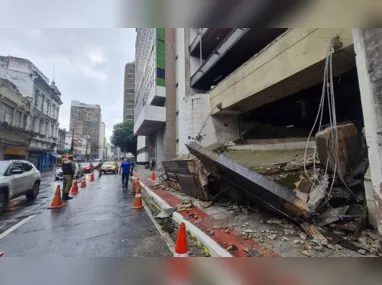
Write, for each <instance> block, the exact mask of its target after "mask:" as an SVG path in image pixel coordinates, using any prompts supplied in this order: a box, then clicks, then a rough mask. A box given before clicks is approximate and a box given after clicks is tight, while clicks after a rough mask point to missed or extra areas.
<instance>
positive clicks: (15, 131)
mask: <svg viewBox="0 0 382 285" xmlns="http://www.w3.org/2000/svg"><path fill="white" fill-rule="evenodd" d="M30 105H31V100H30V99H29V100H28V98H27V97H24V96H23V95H22V94H21V93H20V92H19V91H18V89H17V87H16V86H15V85H14V84H13V83H12V82H10V81H9V80H7V79H2V78H0V160H3V159H27V157H28V147H29V144H30V141H31V139H32V138H33V137H34V135H35V134H34V133H33V130H32V128H31V126H30V125H29V126H28V122H29V124H30V122H31V119H30V117H31V113H30V109H31V108H30Z"/></svg>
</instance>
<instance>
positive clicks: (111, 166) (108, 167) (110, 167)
mask: <svg viewBox="0 0 382 285" xmlns="http://www.w3.org/2000/svg"><path fill="white" fill-rule="evenodd" d="M102 172H103V173H105V174H106V173H114V174H117V173H118V165H117V163H116V162H115V161H105V162H104V163H103V165H102Z"/></svg>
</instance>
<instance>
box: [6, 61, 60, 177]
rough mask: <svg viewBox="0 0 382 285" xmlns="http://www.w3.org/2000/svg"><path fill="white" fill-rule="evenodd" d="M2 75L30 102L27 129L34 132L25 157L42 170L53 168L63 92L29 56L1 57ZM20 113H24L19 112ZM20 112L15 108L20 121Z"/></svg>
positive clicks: (16, 118)
mask: <svg viewBox="0 0 382 285" xmlns="http://www.w3.org/2000/svg"><path fill="white" fill-rule="evenodd" d="M0 78H3V79H6V80H8V81H10V82H12V83H13V84H14V85H15V86H16V87H17V90H18V91H19V93H20V94H22V96H23V97H26V98H27V100H28V101H29V102H30V105H28V108H29V114H30V115H29V116H28V115H26V114H25V112H24V118H22V119H20V120H21V121H22V120H25V125H26V129H27V131H30V132H33V133H34V136H33V138H32V139H31V140H30V144H29V146H28V148H27V155H26V158H27V159H28V160H29V161H31V162H32V163H33V164H34V165H35V166H36V167H37V168H38V169H39V170H40V171H46V170H52V169H53V168H54V166H55V164H56V159H57V152H56V149H57V144H58V128H59V114H60V106H61V105H62V100H61V92H60V91H59V89H58V88H57V86H56V84H55V82H54V81H52V82H51V83H49V79H48V78H47V77H46V76H45V75H44V74H43V73H42V72H41V71H40V70H39V69H38V68H37V67H36V66H35V65H34V64H33V63H32V62H30V61H29V60H27V59H23V58H16V57H10V56H7V57H0ZM20 116H21V115H20ZM18 117H19V114H18V113H17V112H15V120H16V121H17V120H18Z"/></svg>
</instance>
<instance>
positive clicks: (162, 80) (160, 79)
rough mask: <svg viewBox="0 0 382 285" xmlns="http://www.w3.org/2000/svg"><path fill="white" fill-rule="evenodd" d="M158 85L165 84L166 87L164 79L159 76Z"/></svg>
mask: <svg viewBox="0 0 382 285" xmlns="http://www.w3.org/2000/svg"><path fill="white" fill-rule="evenodd" d="M157 85H158V86H163V87H165V86H166V84H165V81H164V79H162V78H157Z"/></svg>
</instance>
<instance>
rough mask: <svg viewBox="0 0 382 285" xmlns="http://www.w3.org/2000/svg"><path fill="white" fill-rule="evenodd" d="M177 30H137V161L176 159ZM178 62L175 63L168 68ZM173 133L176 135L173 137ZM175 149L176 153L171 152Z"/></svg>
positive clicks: (159, 163)
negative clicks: (170, 114) (174, 118)
mask: <svg viewBox="0 0 382 285" xmlns="http://www.w3.org/2000/svg"><path fill="white" fill-rule="evenodd" d="M174 47H175V29H162V28H157V29H146V28H141V29H137V39H136V57H135V106H134V134H135V135H137V136H138V146H137V148H138V149H137V153H138V156H137V162H138V163H145V162H147V161H152V160H154V161H155V163H156V165H157V167H158V168H160V167H161V162H162V161H163V160H165V159H171V158H173V157H174V156H175V146H176V140H175V122H174V120H171V117H170V116H169V117H168V116H167V114H169V113H173V114H174V116H175V112H176V110H175V48H174ZM171 60H172V61H174V64H172V65H167V63H168V62H171ZM171 134H173V135H171ZM171 150H173V151H172V152H171Z"/></svg>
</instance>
